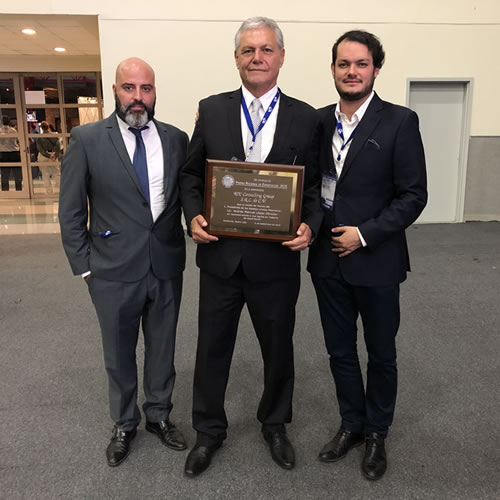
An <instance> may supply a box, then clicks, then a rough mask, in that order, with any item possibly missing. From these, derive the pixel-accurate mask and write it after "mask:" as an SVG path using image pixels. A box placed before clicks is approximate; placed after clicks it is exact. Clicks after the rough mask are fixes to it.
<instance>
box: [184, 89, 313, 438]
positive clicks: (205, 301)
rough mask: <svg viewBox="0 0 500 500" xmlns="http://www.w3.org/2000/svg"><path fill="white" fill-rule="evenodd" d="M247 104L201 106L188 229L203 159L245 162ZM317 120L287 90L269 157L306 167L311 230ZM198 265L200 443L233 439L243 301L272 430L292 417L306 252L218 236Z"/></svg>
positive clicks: (235, 96)
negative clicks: (231, 402) (228, 402)
mask: <svg viewBox="0 0 500 500" xmlns="http://www.w3.org/2000/svg"><path fill="white" fill-rule="evenodd" d="M240 104H241V90H236V91H233V92H227V93H223V94H219V95H216V96H212V97H209V98H207V99H204V100H202V101H201V102H200V106H199V119H198V121H197V124H196V127H195V130H194V133H193V137H192V139H191V143H190V146H189V152H188V157H187V161H186V164H185V165H184V167H183V168H182V171H181V174H180V183H181V199H182V206H183V210H184V213H185V216H186V220H187V223H188V226H189V223H190V222H191V220H192V218H193V217H195V216H196V215H198V214H202V213H203V196H204V183H205V160H206V159H207V158H210V159H217V160H234V159H239V160H240V161H243V160H244V159H245V151H244V146H243V143H242V131H241V119H240ZM316 123H317V116H316V111H315V110H314V109H313V108H312V107H310V106H309V105H307V104H305V103H304V102H301V101H298V100H296V99H293V98H290V97H288V96H286V95H284V94H283V93H281V96H280V102H279V109H278V117H277V124H276V131H275V134H274V140H273V146H272V149H271V151H270V152H269V155H268V156H267V158H266V160H265V161H266V162H267V163H278V164H292V163H295V164H297V165H306V169H305V188H304V196H303V206H302V221H303V222H305V223H307V224H308V225H309V227H310V228H311V229H312V231H313V232H317V231H318V229H319V225H320V222H321V217H322V214H321V209H320V207H319V177H318V175H317V173H316V171H315V170H313V168H312V167H311V166H310V165H309V154H310V150H311V141H312V136H313V132H314V129H315V127H316ZM196 263H197V265H198V266H199V268H200V270H201V272H200V306H199V335H198V347H197V357H196V367H195V376H194V400H193V426H194V428H195V429H196V430H197V431H198V442H199V443H206V444H210V443H213V442H216V441H221V440H223V439H224V438H225V437H226V428H227V419H226V414H225V411H224V396H225V390H226V385H227V381H228V377H229V369H230V364H231V358H232V354H233V349H234V344H235V340H236V332H237V328H238V321H239V317H240V313H241V310H242V307H243V305H244V304H245V303H246V304H247V307H248V310H249V313H250V316H251V319H252V323H253V326H254V328H255V332H256V334H257V338H258V340H259V344H260V347H261V351H262V356H263V360H264V392H263V395H262V398H261V401H260V405H259V409H258V413H257V417H258V419H259V420H260V422H262V424H263V425H266V426H269V427H271V426H275V425H276V426H281V425H283V423H285V422H289V421H290V420H291V415H292V393H293V382H294V365H293V341H292V335H293V329H294V324H295V303H296V301H297V297H298V291H299V286H300V253H299V252H292V251H291V250H289V249H288V248H286V247H283V246H282V245H281V244H280V243H272V242H263V241H251V240H246V239H232V238H219V241H215V242H211V243H208V244H199V245H198V248H197V253H196ZM255 382H256V383H257V382H258V381H255Z"/></svg>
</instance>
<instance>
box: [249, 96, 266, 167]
mask: <svg viewBox="0 0 500 500" xmlns="http://www.w3.org/2000/svg"><path fill="white" fill-rule="evenodd" d="M261 108H262V104H261V102H260V101H259V99H254V100H253V101H252V104H250V118H251V119H252V125H253V130H254V132H255V131H256V130H257V129H258V128H259V125H260V122H261V120H262V118H261V117H260V113H259V112H260V110H261ZM251 144H252V134H251V133H250V131H248V136H247V152H248V150H249V149H250V146H251ZM261 149H262V132H259V134H257V137H256V138H255V144H254V145H253V149H252V151H250V154H249V155H248V157H247V161H253V162H258V163H261V162H262V160H261V158H260V156H261Z"/></svg>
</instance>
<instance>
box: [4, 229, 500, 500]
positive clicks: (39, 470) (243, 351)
mask: <svg viewBox="0 0 500 500" xmlns="http://www.w3.org/2000/svg"><path fill="white" fill-rule="evenodd" d="M408 236H409V241H410V249H411V253H412V264H413V269H414V271H413V272H412V273H411V275H410V277H409V279H408V280H407V282H406V283H405V284H404V285H403V286H402V297H401V301H402V312H403V313H402V324H401V329H400V333H399V335H398V348H399V358H398V363H399V370H400V386H399V396H398V405H397V412H396V417H395V422H394V425H393V427H392V430H391V433H390V437H389V439H388V441H387V448H388V454H389V469H388V471H387V474H386V476H385V477H384V478H383V479H382V480H381V481H379V482H376V483H371V482H368V481H366V480H364V479H363V478H362V477H361V474H360V470H359V469H360V461H361V457H362V449H361V448H358V449H356V450H353V451H352V452H351V453H350V454H349V456H348V457H347V458H346V459H345V460H343V461H341V462H339V463H336V464H323V463H320V462H319V461H318V460H317V458H316V457H317V453H318V451H319V449H320V448H321V446H322V445H323V444H324V442H325V441H327V440H328V439H329V438H330V437H331V436H332V435H333V433H334V432H335V430H336V428H337V426H338V416H337V405H336V401H335V397H334V387H333V383H332V381H331V378H330V374H329V369H328V361H327V357H326V354H325V350H324V346H323V340H322V333H321V328H320V324H319V318H318V311H317V306H316V302H315V297H314V292H313V289H312V286H311V283H310V279H309V276H308V275H307V273H305V272H304V273H303V284H302V291H301V296H300V299H299V304H298V308H297V313H298V315H297V316H298V317H297V327H296V332H295V345H296V373H297V376H296V389H295V399H294V412H295V413H294V421H293V423H292V424H291V425H290V426H289V435H290V437H291V439H292V441H293V443H294V445H295V448H296V453H297V467H296V468H295V469H294V470H293V471H284V470H281V469H280V468H278V466H276V465H275V464H274V462H272V460H271V457H270V455H269V453H268V450H267V448H266V445H265V443H264V441H263V440H262V438H261V435H260V432H259V425H258V423H257V421H256V418H255V413H256V406H257V402H258V399H259V394H260V391H261V386H262V362H261V359H260V355H259V352H258V345H257V341H256V339H255V336H254V334H253V332H252V329H251V326H250V322H249V319H248V315H247V313H246V312H244V315H243V318H242V322H241V325H240V332H239V338H238V343H237V347H236V352H235V356H234V361H233V366H232V373H231V380H230V385H229V388H228V393H227V413H228V417H229V420H230V428H229V438H228V439H227V441H226V443H225V445H224V447H223V448H222V449H221V450H220V451H219V452H218V453H217V455H216V457H215V459H214V462H213V465H212V466H211V467H210V469H209V470H208V471H207V472H206V473H205V474H203V475H202V476H200V477H198V478H196V479H194V480H190V479H186V478H184V477H183V474H182V469H183V464H184V460H185V457H186V452H180V453H179V452H174V451H170V450H168V449H167V448H165V447H163V446H161V444H160V442H159V441H158V440H157V438H155V437H154V436H153V435H151V434H149V433H147V432H145V431H144V430H143V428H142V427H141V428H140V430H139V432H138V435H137V438H136V440H135V441H134V442H133V449H132V453H131V455H130V457H129V458H128V459H127V461H126V462H125V463H124V464H123V465H121V466H120V467H118V468H116V469H111V468H109V467H108V466H107V465H106V461H105V457H104V449H105V447H106V444H107V442H108V439H109V435H110V430H111V426H112V423H111V421H110V420H109V417H108V416H107V395H106V380H105V374H104V368H103V361H102V353H101V344H100V336H99V330H98V326H97V321H96V317H95V313H94V311H93V308H92V305H91V302H90V300H89V297H88V295H87V292H86V287H85V285H84V284H83V282H81V280H80V279H79V278H73V277H72V276H71V273H70V271H69V266H68V264H67V262H66V259H65V257H64V255H63V252H62V249H61V247H60V243H59V237H58V236H55V235H48V236H1V237H0V257H1V260H0V261H1V262H2V266H1V267H0V294H1V300H0V328H1V337H0V338H1V342H2V348H1V352H0V379H1V381H2V382H1V398H0V412H1V413H0V484H1V486H0V497H1V498H6V499H17V498H19V499H20V498H23V499H26V498H127V499H128V498H129V499H135V498H182V499H184V498H186V499H187V498H218V499H226V498H228V499H229V498H231V499H232V498H249V499H253V498H262V499H267V498H280V499H285V498H286V499H288V498H297V499H304V498H311V499H313V498H318V499H319V498H339V499H343V498H346V499H353V498H363V499H365V498H380V499H382V498H384V499H388V498H390V499H401V498H408V499H410V498H411V499H413V498H432V499H448V498H449V499H457V498H458V499H473V498H474V499H476V498H477V499H479V498H481V499H483V498H484V499H486V498H492V499H493V498H499V497H500V488H499V486H500V469H499V464H500V451H499V450H500V442H499V441H500V440H499V423H500V418H499V414H500V398H499V392H500V391H499V383H498V378H499V361H498V358H499V355H500V338H499V325H500V300H499V292H500V276H499V273H500V252H499V247H500V223H495V222H491V223H467V224H460V225H427V226H415V227H412V228H410V230H409V231H408ZM193 261H194V245H193V244H192V242H191V241H189V244H188V267H187V271H186V273H185V293H184V298H183V305H182V311H181V318H180V325H179V330H178V337H177V338H178V341H177V355H176V356H177V357H176V366H177V371H178V377H177V383H176V389H175V393H174V404H175V407H174V411H173V414H172V417H173V420H174V421H175V422H176V423H177V424H178V425H179V427H180V428H181V429H182V430H183V431H184V432H185V434H186V436H187V437H188V438H189V441H190V444H192V443H193V441H194V433H193V431H192V429H191V426H190V405H191V383H192V376H193V363H194V354H195V346H196V311H197V288H198V286H197V275H198V273H197V270H196V268H195V266H194V262H193ZM139 349H140V350H141V351H142V345H141V346H140V347H139Z"/></svg>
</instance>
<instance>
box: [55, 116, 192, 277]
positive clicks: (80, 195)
mask: <svg viewBox="0 0 500 500" xmlns="http://www.w3.org/2000/svg"><path fill="white" fill-rule="evenodd" d="M154 123H155V125H156V128H157V130H158V134H159V136H160V139H161V142H162V146H163V158H164V174H165V177H164V179H165V202H166V207H165V209H164V210H163V212H162V213H161V214H160V216H159V217H158V219H157V220H156V221H155V222H153V218H152V215H151V210H150V208H149V205H148V202H147V200H146V198H145V197H144V194H143V193H142V190H141V188H140V185H139V182H138V180H137V176H136V174H135V171H134V167H133V166H132V163H131V161H130V157H129V155H128V153H127V149H126V147H125V144H124V142H123V138H122V135H121V132H120V128H119V126H118V122H117V118H116V115H115V113H113V114H112V115H111V116H109V117H108V118H106V119H105V120H102V121H99V122H96V123H90V124H87V125H83V126H81V127H75V128H73V129H72V131H71V140H70V143H69V146H68V150H67V152H66V154H65V155H64V159H63V161H62V165H61V194H60V200H59V221H60V225H61V237H62V242H63V246H64V250H65V251H66V255H67V257H68V259H69V262H70V265H71V268H72V270H73V273H74V274H82V273H84V272H86V271H91V272H92V274H93V275H94V276H96V277H98V278H102V279H107V280H114V281H124V282H132V281H137V280H139V279H141V278H142V277H144V276H145V275H146V273H147V272H148V271H149V269H150V268H152V269H153V272H154V273H155V275H156V276H157V277H158V278H160V279H170V278H173V277H174V276H177V275H179V274H180V273H182V271H183V270H184V265H185V255H186V250H185V241H184V231H183V229H182V225H181V207H180V201H179V197H178V172H179V169H180V166H181V165H182V164H183V163H184V161H185V158H186V151H187V146H188V137H187V135H186V133H184V132H182V131H181V130H179V129H177V128H175V127H173V126H171V125H168V124H166V123H161V122H158V121H156V120H155V121H154ZM87 200H88V207H89V209H90V224H89V227H88V228H87V221H88V220H87V219H88V215H89V213H88V210H87ZM106 231H111V235H110V236H107V237H101V236H99V233H101V234H102V233H105V232H106Z"/></svg>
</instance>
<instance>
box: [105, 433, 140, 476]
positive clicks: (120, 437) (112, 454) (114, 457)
mask: <svg viewBox="0 0 500 500" xmlns="http://www.w3.org/2000/svg"><path fill="white" fill-rule="evenodd" d="M136 432H137V431H136V430H135V429H132V430H131V431H122V430H121V429H119V428H118V427H116V426H115V427H113V435H112V436H111V441H110V443H109V444H108V447H107V448H106V458H107V459H108V465H109V466H110V467H116V466H117V465H120V464H121V463H122V462H123V461H124V460H125V459H126V458H127V457H128V454H129V453H130V442H131V441H132V439H134V438H135V435H136Z"/></svg>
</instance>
